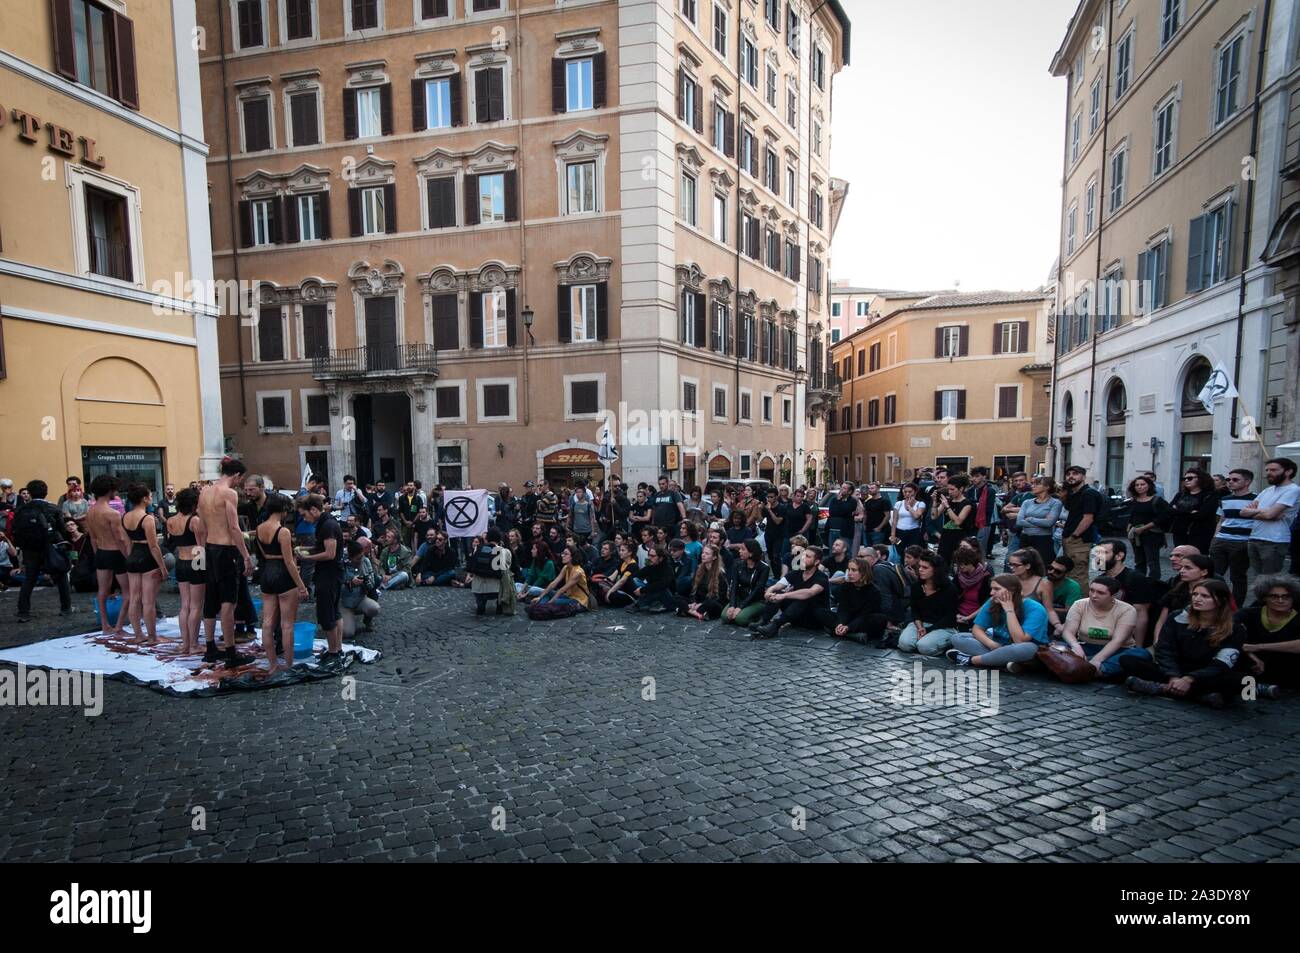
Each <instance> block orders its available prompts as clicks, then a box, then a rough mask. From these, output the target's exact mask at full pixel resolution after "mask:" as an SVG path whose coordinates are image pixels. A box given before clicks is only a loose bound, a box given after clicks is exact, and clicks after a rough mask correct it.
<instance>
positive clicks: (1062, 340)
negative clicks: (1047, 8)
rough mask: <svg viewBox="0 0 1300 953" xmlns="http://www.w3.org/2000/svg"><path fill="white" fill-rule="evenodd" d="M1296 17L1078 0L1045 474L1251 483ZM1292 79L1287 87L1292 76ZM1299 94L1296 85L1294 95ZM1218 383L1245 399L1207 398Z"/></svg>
mask: <svg viewBox="0 0 1300 953" xmlns="http://www.w3.org/2000/svg"><path fill="white" fill-rule="evenodd" d="M1296 29H1297V26H1296V4H1294V3H1277V2H1271V0H1218V2H1209V0H1083V2H1080V3H1079V5H1078V8H1077V10H1076V12H1075V15H1074V17H1073V19H1072V20H1071V22H1070V25H1069V27H1068V29H1067V32H1066V35H1065V37H1064V39H1063V41H1062V43H1061V46H1060V48H1059V49H1058V50H1057V52H1056V54H1055V56H1054V57H1053V59H1052V66H1051V69H1052V72H1053V74H1054V75H1056V76H1059V77H1061V78H1062V79H1063V80H1065V81H1066V83H1067V84H1068V86H1067V89H1066V91H1065V95H1066V97H1067V108H1066V111H1065V115H1064V117H1063V119H1064V122H1063V129H1064V146H1065V148H1064V153H1065V155H1064V169H1063V175H1062V179H1063V183H1064V190H1063V200H1062V210H1061V211H1062V216H1061V222H1062V228H1061V245H1060V273H1059V276H1058V277H1059V280H1058V289H1059V290H1058V302H1057V303H1058V318H1057V328H1056V333H1055V338H1054V342H1055V350H1056V362H1055V363H1056V366H1055V370H1054V375H1055V385H1054V387H1053V408H1052V434H1051V437H1052V442H1053V447H1054V449H1055V451H1056V453H1055V459H1054V461H1053V469H1054V471H1055V472H1056V474H1057V475H1058V476H1059V475H1060V473H1061V471H1062V470H1063V469H1064V467H1065V466H1067V465H1069V464H1079V465H1082V466H1084V467H1086V468H1087V469H1088V470H1089V472H1090V475H1091V476H1092V477H1094V478H1096V479H1099V480H1101V481H1102V482H1104V483H1105V484H1106V485H1108V486H1111V487H1120V486H1123V485H1126V484H1127V483H1128V481H1129V480H1130V479H1131V478H1132V477H1133V475H1134V474H1136V473H1137V472H1139V471H1141V470H1146V469H1153V470H1155V472H1156V474H1157V476H1158V478H1159V480H1160V481H1161V482H1162V483H1163V484H1164V486H1165V487H1166V489H1167V490H1168V491H1169V492H1172V490H1171V489H1170V488H1172V487H1175V486H1176V485H1177V477H1178V475H1179V474H1180V473H1181V472H1182V470H1183V468H1185V467H1189V466H1205V467H1207V468H1209V469H1210V470H1212V471H1214V472H1224V471H1226V469H1227V468H1229V467H1230V466H1236V465H1244V466H1247V467H1249V468H1251V469H1254V470H1256V471H1257V472H1258V471H1259V466H1258V463H1259V460H1260V457H1261V455H1262V453H1263V448H1261V446H1260V443H1259V441H1258V439H1257V434H1258V432H1259V431H1260V430H1261V429H1263V430H1264V431H1268V430H1269V429H1270V428H1271V427H1272V425H1271V424H1269V423H1267V420H1268V419H1269V415H1270V414H1271V413H1272V411H1271V409H1270V403H1269V400H1268V397H1269V388H1270V386H1274V385H1270V384H1269V383H1268V378H1269V376H1270V375H1269V373H1268V372H1267V367H1266V365H1265V363H1264V362H1263V356H1265V355H1267V354H1268V351H1269V348H1270V341H1271V339H1272V338H1273V337H1274V335H1275V334H1276V333H1278V331H1280V326H1278V327H1277V328H1276V329H1275V326H1274V317H1273V316H1274V315H1275V314H1276V313H1277V307H1276V305H1275V304H1274V303H1273V301H1274V297H1275V292H1274V289H1273V287H1272V282H1273V279H1272V277H1271V273H1270V268H1269V266H1268V264H1266V263H1265V262H1263V261H1261V254H1263V253H1264V251H1265V245H1266V242H1267V238H1268V235H1269V230H1270V229H1271V228H1272V227H1273V225H1274V223H1275V221H1276V220H1277V218H1278V216H1279V214H1280V212H1281V209H1280V208H1279V191H1280V185H1281V184H1282V183H1283V182H1284V181H1285V180H1284V177H1283V176H1282V175H1280V174H1279V172H1280V167H1281V165H1282V163H1283V161H1284V160H1283V159H1282V156H1283V154H1284V151H1285V143H1286V141H1287V128H1288V116H1289V114H1290V109H1289V108H1288V105H1287V102H1288V98H1289V96H1290V87H1289V86H1288V84H1287V82H1286V78H1287V77H1291V76H1292V71H1293V70H1294V64H1295V56H1296V45H1297V35H1296ZM1292 78H1293V77H1292ZM1292 85H1293V83H1292ZM1216 370H1222V371H1223V377H1224V378H1226V379H1228V380H1231V381H1232V382H1233V383H1234V384H1235V386H1236V389H1237V391H1238V392H1239V394H1240V396H1239V398H1238V399H1222V400H1218V401H1210V405H1209V406H1208V407H1207V406H1206V404H1205V403H1204V402H1202V401H1201V400H1200V399H1199V395H1200V394H1201V392H1202V390H1203V388H1204V386H1205V384H1206V382H1207V381H1208V380H1209V379H1210V378H1211V375H1213V374H1215V372H1216Z"/></svg>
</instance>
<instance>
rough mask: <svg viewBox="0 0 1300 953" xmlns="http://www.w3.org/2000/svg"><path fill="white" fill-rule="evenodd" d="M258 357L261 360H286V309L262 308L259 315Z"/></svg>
mask: <svg viewBox="0 0 1300 953" xmlns="http://www.w3.org/2000/svg"><path fill="white" fill-rule="evenodd" d="M257 350H258V354H257V359H258V360H259V361H283V360H284V311H283V309H281V308H262V309H261V310H260V311H259V312H258V316H257Z"/></svg>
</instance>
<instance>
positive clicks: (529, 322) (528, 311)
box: [524, 305, 537, 344]
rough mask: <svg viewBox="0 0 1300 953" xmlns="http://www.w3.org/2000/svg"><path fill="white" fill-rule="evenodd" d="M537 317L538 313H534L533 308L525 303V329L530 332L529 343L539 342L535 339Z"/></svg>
mask: <svg viewBox="0 0 1300 953" xmlns="http://www.w3.org/2000/svg"><path fill="white" fill-rule="evenodd" d="M535 317H536V315H535V314H534V313H533V309H532V308H530V307H529V306H528V305H524V330H525V331H527V332H528V343H529V344H536V343H537V341H536V340H534V339H533V319H534V318H535Z"/></svg>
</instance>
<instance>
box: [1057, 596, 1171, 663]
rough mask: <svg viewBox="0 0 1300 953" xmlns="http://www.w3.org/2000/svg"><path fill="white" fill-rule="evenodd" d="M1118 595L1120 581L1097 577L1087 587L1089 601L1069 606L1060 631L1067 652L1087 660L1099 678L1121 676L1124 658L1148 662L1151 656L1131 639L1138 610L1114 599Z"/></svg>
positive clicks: (1084, 600) (1083, 600)
mask: <svg viewBox="0 0 1300 953" xmlns="http://www.w3.org/2000/svg"><path fill="white" fill-rule="evenodd" d="M1119 591H1120V584H1119V581H1118V580H1117V579H1115V578H1114V577H1113V576H1097V577H1096V578H1095V579H1093V580H1092V582H1090V583H1089V584H1088V597H1087V598H1086V599H1079V600H1078V601H1077V602H1075V603H1074V604H1073V605H1072V606H1070V609H1069V611H1068V612H1067V613H1066V616H1065V625H1064V626H1062V628H1061V637H1062V638H1064V639H1065V643H1066V644H1067V645H1069V646H1070V650H1071V651H1073V652H1074V654H1075V655H1077V656H1079V658H1081V659H1087V660H1088V661H1089V662H1090V663H1091V664H1092V667H1093V668H1094V669H1096V671H1097V674H1098V676H1100V677H1101V678H1119V677H1120V676H1121V675H1123V673H1124V670H1123V668H1122V666H1121V664H1120V660H1121V659H1123V658H1126V657H1129V656H1132V657H1134V658H1142V659H1146V660H1147V661H1150V659H1151V653H1150V652H1148V651H1147V650H1146V649H1144V648H1141V647H1139V646H1138V644H1137V640H1136V639H1135V638H1134V637H1133V633H1134V630H1135V629H1136V628H1137V610H1136V609H1134V608H1133V607H1132V606H1131V605H1129V604H1128V603H1127V602H1122V601H1120V600H1119V599H1118V598H1116V596H1117V594H1118V593H1119Z"/></svg>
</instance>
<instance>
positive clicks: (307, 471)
mask: <svg viewBox="0 0 1300 953" xmlns="http://www.w3.org/2000/svg"><path fill="white" fill-rule="evenodd" d="M311 475H312V474H311V464H310V463H303V465H302V482H301V483H299V484H298V485H299V486H300V487H302V488H303V489H304V490H305V489H307V481H308V480H310V479H311Z"/></svg>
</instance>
